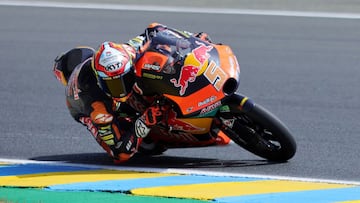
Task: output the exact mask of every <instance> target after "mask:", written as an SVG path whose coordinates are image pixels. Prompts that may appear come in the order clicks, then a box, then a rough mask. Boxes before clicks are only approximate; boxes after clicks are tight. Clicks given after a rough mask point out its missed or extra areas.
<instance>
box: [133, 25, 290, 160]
mask: <svg viewBox="0 0 360 203" xmlns="http://www.w3.org/2000/svg"><path fill="white" fill-rule="evenodd" d="M177 35H178V36H177V37H179V38H182V40H186V41H187V43H188V47H187V48H179V47H178V46H175V45H166V46H165V45H160V44H159V45H156V46H152V47H153V48H150V49H148V50H147V51H146V52H145V53H144V54H143V56H142V57H141V58H139V60H138V61H137V62H136V64H135V70H136V71H135V74H136V78H137V79H136V83H137V85H138V86H139V87H141V88H140V89H141V90H142V94H143V95H159V96H160V98H161V99H159V100H158V101H159V102H160V104H170V105H171V111H172V114H169V115H168V116H169V117H168V118H167V121H168V122H167V124H166V126H164V125H163V124H159V125H157V126H156V127H154V128H153V129H152V131H155V133H150V134H149V135H148V136H150V137H151V138H152V139H153V140H154V141H155V143H156V145H157V146H156V147H157V148H156V150H157V152H158V153H161V152H163V151H165V150H166V149H167V148H174V147H176V148H178V147H191V143H193V142H196V140H199V139H200V138H199V137H200V136H201V135H203V134H206V133H211V134H213V135H214V134H215V135H216V134H217V133H224V134H225V135H226V136H227V137H229V138H230V139H231V140H232V141H233V142H234V143H236V144H237V145H239V146H241V147H242V148H244V149H245V150H247V151H249V152H251V153H253V154H255V155H257V156H260V157H262V158H265V159H267V160H270V161H279V162H282V161H287V160H289V159H291V158H292V157H293V156H294V154H295V152H296V142H295V140H294V138H293V136H292V134H291V132H290V131H289V129H288V128H287V127H286V125H285V124H284V123H283V122H281V121H280V120H279V119H278V118H277V117H276V116H275V115H274V114H272V113H271V112H269V111H268V110H267V109H265V108H264V107H262V106H261V105H259V104H257V103H255V102H254V101H253V100H251V99H250V98H248V97H246V96H245V95H242V94H239V93H237V92H236V91H237V89H238V86H239V82H240V66H239V64H238V62H237V58H236V56H235V55H234V53H233V52H232V50H231V48H230V47H229V46H228V45H223V44H213V43H210V42H207V41H203V40H200V39H199V38H196V37H193V36H191V35H187V34H186V33H182V32H178V33H177ZM197 136H199V137H197ZM156 150H155V151H156ZM140 151H142V152H146V149H144V148H141V147H140ZM152 152H154V151H152Z"/></svg>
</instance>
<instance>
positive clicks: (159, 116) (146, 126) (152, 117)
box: [135, 104, 165, 137]
mask: <svg viewBox="0 0 360 203" xmlns="http://www.w3.org/2000/svg"><path fill="white" fill-rule="evenodd" d="M164 110H165V109H164V107H161V106H160V105H158V104H157V105H154V106H151V107H149V108H147V109H146V110H145V112H144V113H143V114H142V116H140V117H139V118H138V119H137V120H136V121H135V133H136V136H138V137H146V136H147V134H148V133H149V132H150V130H151V128H152V127H153V126H155V125H156V124H158V123H159V122H160V121H162V120H163V118H164V113H163V112H164Z"/></svg>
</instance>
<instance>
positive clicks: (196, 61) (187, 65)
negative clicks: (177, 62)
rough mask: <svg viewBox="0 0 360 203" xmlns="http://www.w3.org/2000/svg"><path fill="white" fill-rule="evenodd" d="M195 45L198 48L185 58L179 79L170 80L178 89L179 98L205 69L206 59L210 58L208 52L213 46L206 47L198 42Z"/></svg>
mask: <svg viewBox="0 0 360 203" xmlns="http://www.w3.org/2000/svg"><path fill="white" fill-rule="evenodd" d="M196 43H197V44H198V45H200V46H198V47H196V48H195V49H193V50H192V52H191V53H190V54H189V55H188V56H187V57H186V58H185V61H184V66H183V67H182V68H181V71H180V76H179V78H178V79H176V78H173V79H171V80H170V82H172V83H173V84H174V85H175V87H180V91H179V94H180V95H181V96H182V95H184V94H185V91H186V89H187V88H188V86H189V82H194V81H195V79H196V77H197V76H198V75H200V74H201V73H202V72H203V71H204V70H203V69H205V68H206V67H207V64H208V59H209V58H210V54H209V52H210V51H211V50H212V49H213V46H206V45H205V44H203V43H200V42H196Z"/></svg>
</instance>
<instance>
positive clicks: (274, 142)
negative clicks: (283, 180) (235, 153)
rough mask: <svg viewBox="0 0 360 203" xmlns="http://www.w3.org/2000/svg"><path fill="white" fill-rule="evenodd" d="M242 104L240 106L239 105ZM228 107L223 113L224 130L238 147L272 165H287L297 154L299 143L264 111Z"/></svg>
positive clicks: (253, 106) (256, 108) (284, 127)
mask: <svg viewBox="0 0 360 203" xmlns="http://www.w3.org/2000/svg"><path fill="white" fill-rule="evenodd" d="M237 104H240V103H237ZM249 105H251V106H250V107H249V106H248V108H247V109H246V110H243V109H244V108H243V107H242V106H234V105H232V106H229V107H230V108H229V109H228V111H226V112H220V113H219V118H220V120H221V123H222V127H221V130H222V131H223V132H224V133H225V134H226V135H227V136H228V137H229V138H231V139H232V140H233V141H234V142H235V143H236V144H238V145H240V146H241V147H243V148H244V149H246V150H248V151H249V152H252V153H254V154H256V155H258V156H260V157H262V158H265V159H268V160H271V161H280V162H281V161H287V160H289V159H291V158H292V157H293V156H294V155H295V152H296V143H295V140H294V138H293V136H292V135H291V133H290V131H289V129H288V128H287V127H286V126H285V124H283V123H282V122H281V121H280V120H279V119H278V118H277V117H276V116H275V115H273V114H272V113H270V112H269V111H268V110H266V109H265V108H264V107H262V106H260V105H258V104H254V103H250V104H249Z"/></svg>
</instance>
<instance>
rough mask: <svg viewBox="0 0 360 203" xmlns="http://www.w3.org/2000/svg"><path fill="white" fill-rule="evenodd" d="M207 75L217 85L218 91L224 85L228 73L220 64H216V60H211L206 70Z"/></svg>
mask: <svg viewBox="0 0 360 203" xmlns="http://www.w3.org/2000/svg"><path fill="white" fill-rule="evenodd" d="M204 75H205V77H206V78H207V79H208V80H209V82H210V83H211V84H212V85H213V86H214V87H215V89H216V90H217V91H220V89H221V87H222V86H223V85H224V83H225V80H223V78H226V73H225V72H224V71H223V70H221V68H220V67H219V66H217V65H216V63H215V62H214V61H211V62H210V64H209V66H208V68H207V69H206V70H205V72H204Z"/></svg>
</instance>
